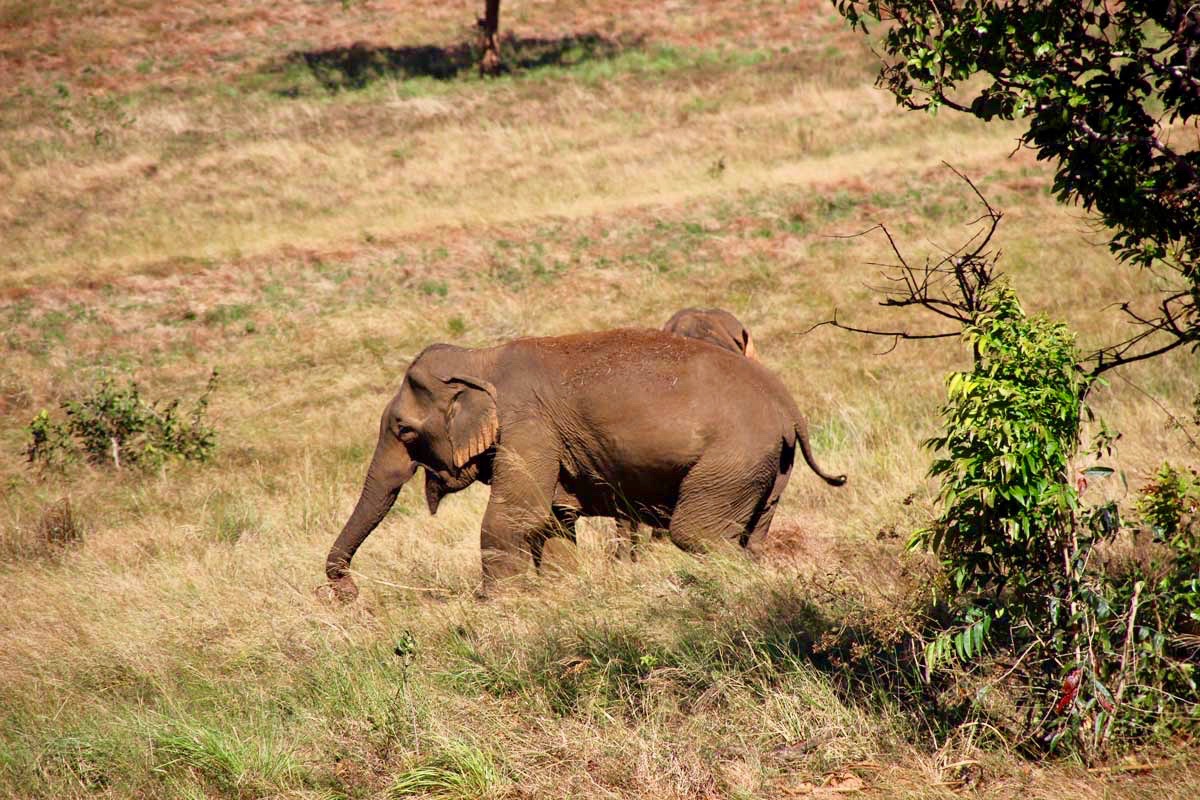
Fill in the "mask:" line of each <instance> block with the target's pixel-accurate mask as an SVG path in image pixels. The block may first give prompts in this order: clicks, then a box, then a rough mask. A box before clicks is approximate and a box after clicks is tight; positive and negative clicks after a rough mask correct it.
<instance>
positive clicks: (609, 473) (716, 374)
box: [325, 329, 846, 598]
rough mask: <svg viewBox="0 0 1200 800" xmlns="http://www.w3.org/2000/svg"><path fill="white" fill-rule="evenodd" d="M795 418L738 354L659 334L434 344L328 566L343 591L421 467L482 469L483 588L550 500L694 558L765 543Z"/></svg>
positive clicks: (772, 381) (536, 533)
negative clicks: (664, 535)
mask: <svg viewBox="0 0 1200 800" xmlns="http://www.w3.org/2000/svg"><path fill="white" fill-rule="evenodd" d="M797 446H799V448H800V451H801V454H802V455H803V456H804V459H805V461H806V462H807V463H808V465H809V466H810V467H811V468H812V469H813V471H814V472H816V473H817V474H818V475H820V476H821V477H822V478H824V479H825V480H826V481H827V482H828V483H830V484H831V485H835V486H839V485H841V484H843V483H845V480H846V478H845V476H833V475H829V474H827V473H825V472H823V471H822V470H821V469H820V468H819V467H818V466H817V464H816V462H815V461H814V460H813V456H812V451H811V448H810V446H809V441H808V432H807V423H806V421H805V419H804V417H803V416H802V415H801V414H800V411H799V409H797V407H796V404H795V402H794V401H793V400H792V398H791V395H790V394H788V392H787V389H786V388H785V387H784V386H783V384H782V383H781V382H780V381H779V379H778V378H776V377H775V376H774V375H773V374H772V373H771V372H770V371H769V370H767V369H766V368H765V367H763V366H762V365H761V364H759V363H757V362H755V361H752V360H750V359H747V358H744V357H741V356H737V355H734V354H733V353H729V352H727V351H725V350H722V349H720V348H716V347H712V346H709V345H707V344H705V343H703V342H699V341H696V340H693V339H689V338H685V337H681V336H674V335H672V334H669V333H666V332H664V331H654V330H636V329H622V330H614V331H603V332H599V333H583V334H575V335H571V336H559V337H548V338H531V339H517V340H515V341H512V342H509V343H507V344H503V345H499V346H497V347H492V348H487V349H481V350H468V349H463V348H459V347H453V346H451V345H445V344H436V345H432V346H430V347H428V348H426V349H425V350H424V351H423V352H422V353H421V354H420V355H419V356H417V358H416V359H415V360H414V361H413V362H412V364H411V365H410V366H409V368H408V371H407V373H406V374H405V376H404V381H403V383H402V384H401V386H400V391H399V392H397V393H396V396H395V397H394V398H392V400H391V402H389V403H388V405H387V407H386V408H385V409H384V412H383V416H382V418H381V420H380V424H379V438H378V441H377V443H376V446H375V454H374V456H373V457H372V459H371V464H370V467H369V468H368V470H367V477H366V480H365V481H364V483H363V489H362V493H361V495H360V497H359V499H358V503H357V504H356V505H355V508H354V511H353V513H352V514H351V515H350V519H349V520H348V521H347V522H346V524H345V526H344V527H343V528H342V531H341V534H340V535H339V536H338V538H337V541H335V542H334V544H333V547H332V548H331V549H330V551H329V555H328V557H327V559H326V562H325V572H326V575H327V576H328V577H329V580H330V582H331V584H332V586H333V588H334V590H335V593H336V594H337V595H338V596H340V597H343V598H353V597H354V596H355V595H356V594H357V588H356V587H355V585H354V581H353V579H352V578H351V577H350V575H349V572H348V570H349V566H350V561H351V559H352V558H353V556H354V553H355V551H356V550H357V549H358V547H359V546H360V545H361V544H362V542H363V540H364V539H366V538H367V536H368V535H369V534H370V533H371V531H373V530H374V529H375V527H376V526H377V525H378V524H379V522H380V521H381V520H382V519H383V517H384V516H385V515H386V514H387V512H388V510H389V509H391V507H392V505H393V503H394V502H395V500H396V496H397V494H398V493H399V491H400V489H401V487H402V486H403V485H404V484H405V483H406V482H407V481H408V480H409V479H410V478H412V476H413V475H414V473H415V472H416V469H417V467H423V468H424V469H425V470H426V472H427V473H430V472H431V473H433V475H434V476H436V477H437V479H438V480H439V481H440V482H441V483H443V484H445V485H454V486H461V485H463V482H464V481H469V480H475V479H481V477H482V471H483V470H484V469H485V467H486V470H487V471H488V472H490V474H489V475H487V476H486V477H487V479H488V480H489V482H490V483H491V486H492V490H491V498H490V500H489V502H488V505H487V510H486V511H485V512H484V515H483V525H482V528H481V531H480V549H481V556H482V566H483V589H484V591H485V592H486V591H487V590H488V589H489V588H491V587H492V586H493V585H494V584H495V583H496V582H497V581H498V580H500V579H503V578H505V577H508V576H511V575H514V574H516V573H518V572H520V571H522V570H523V569H525V568H526V567H527V565H528V563H529V561H530V556H531V555H534V554H536V552H537V551H538V550H540V543H541V542H542V541H544V539H545V537H546V536H548V535H550V534H551V533H552V532H553V530H554V529H555V528H556V526H558V525H559V524H560V519H559V518H558V517H556V511H555V505H556V498H557V499H558V501H559V504H560V506H561V505H562V504H563V502H564V501H565V503H566V505H567V506H569V507H570V508H571V509H573V510H575V511H577V512H578V513H579V514H581V515H585V516H611V517H616V518H618V519H627V520H634V521H637V522H643V523H646V524H649V525H653V526H657V527H665V528H667V530H668V535H669V536H670V538H671V541H673V542H674V543H675V544H676V545H678V546H679V547H681V548H683V549H685V550H689V551H702V550H705V549H707V548H708V547H710V546H712V545H713V544H715V543H717V542H721V541H732V542H738V543H739V544H741V545H742V546H746V545H747V544H748V543H749V542H750V541H751V540H752V539H753V538H755V537H761V536H764V535H765V534H766V532H767V530H768V529H769V527H770V524H771V518H772V517H773V516H774V513H775V508H776V505H777V504H778V502H779V497H780V495H781V494H782V493H783V490H784V487H785V486H786V485H787V482H788V478H789V477H790V476H791V469H792V463H793V458H794V455H795V449H796V447H797Z"/></svg>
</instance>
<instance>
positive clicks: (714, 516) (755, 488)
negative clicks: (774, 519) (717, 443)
mask: <svg viewBox="0 0 1200 800" xmlns="http://www.w3.org/2000/svg"><path fill="white" fill-rule="evenodd" d="M775 473H776V470H775V464H774V463H773V462H771V461H768V462H765V463H764V462H762V461H758V462H752V463H749V464H747V463H745V462H742V463H737V462H734V461H731V460H730V459H728V458H715V457H714V458H702V459H700V461H698V462H697V463H696V465H695V466H693V467H692V469H691V470H690V471H689V472H688V474H687V476H686V477H685V478H684V479H683V483H682V484H681V486H680V490H679V500H678V502H677V503H676V504H675V511H674V513H673V514H672V515H671V525H670V527H669V528H668V530H667V535H668V536H669V537H670V539H671V541H672V542H674V543H675V545H676V546H677V547H679V548H680V549H681V550H685V551H687V552H689V553H696V552H706V551H708V550H710V549H711V548H712V547H713V546H714V545H717V544H718V543H721V542H729V543H735V542H736V543H738V544H742V545H743V546H744V545H745V544H746V541H747V540H748V539H749V537H750V535H751V534H752V533H753V531H754V529H755V527H756V526H757V525H758V524H759V522H760V520H761V519H762V515H763V513H762V512H763V510H764V507H765V505H766V503H767V501H768V498H769V497H770V494H771V490H772V488H773V486H774V484H775ZM767 524H768V525H769V524H770V522H769V520H768V522H767Z"/></svg>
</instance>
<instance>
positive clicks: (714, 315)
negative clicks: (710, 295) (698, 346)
mask: <svg viewBox="0 0 1200 800" xmlns="http://www.w3.org/2000/svg"><path fill="white" fill-rule="evenodd" d="M663 330H664V331H667V332H668V333H674V334H676V335H678V336H687V337H689V338H691V339H699V340H700V341H702V342H708V343H709V344H715V345H716V346H717V347H724V348H725V349H726V350H729V351H731V352H734V353H740V354H742V355H744V356H746V357H747V358H750V359H754V360H755V361H757V360H758V351H757V350H755V349H754V339H753V338H751V336H750V331H748V330H747V329H746V326H745V325H743V324H742V323H741V321H740V320H738V318H737V317H735V316H734V315H733V314H730V313H729V312H728V311H726V310H724V309H722V308H683V309H680V310H679V311H676V312H675V313H674V314H673V315H672V316H671V318H670V319H669V320H667V324H665V325H663Z"/></svg>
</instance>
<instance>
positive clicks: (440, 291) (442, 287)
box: [417, 280, 450, 297]
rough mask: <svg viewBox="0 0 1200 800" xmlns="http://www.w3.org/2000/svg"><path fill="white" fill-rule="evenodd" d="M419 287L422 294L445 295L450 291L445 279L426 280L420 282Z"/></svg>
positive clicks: (430, 295)
mask: <svg viewBox="0 0 1200 800" xmlns="http://www.w3.org/2000/svg"><path fill="white" fill-rule="evenodd" d="M417 288H418V289H419V290H420V291H421V294H423V295H426V296H428V297H445V296H446V295H447V294H449V292H450V287H448V286H447V285H446V282H445V281H437V280H425V281H421V283H420V284H418V286H417Z"/></svg>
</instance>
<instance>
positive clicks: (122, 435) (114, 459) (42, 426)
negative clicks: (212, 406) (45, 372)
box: [25, 370, 217, 469]
mask: <svg viewBox="0 0 1200 800" xmlns="http://www.w3.org/2000/svg"><path fill="white" fill-rule="evenodd" d="M216 386H217V371H216V370H213V372H212V375H211V376H210V377H209V379H208V385H207V386H206V387H205V389H204V391H203V392H202V393H201V394H200V397H199V398H197V400H196V402H195V403H194V404H193V405H192V408H191V410H190V411H189V412H188V413H186V414H184V413H183V412H182V411H181V410H180V400H179V399H175V400H171V401H170V402H167V403H165V404H160V403H152V402H149V401H147V400H145V399H144V398H143V397H142V395H141V391H140V390H139V388H138V386H137V384H136V383H134V382H133V381H129V382H127V383H126V384H125V385H124V386H118V385H116V384H115V383H114V382H113V381H112V379H111V378H104V379H103V380H102V381H101V382H100V385H99V386H97V387H96V388H95V389H94V390H93V391H92V392H90V393H89V394H88V395H86V396H85V397H83V398H82V399H78V400H67V401H65V402H64V403H62V406H61V408H62V410H63V412H64V413H65V415H66V419H65V420H61V421H57V420H54V419H52V418H51V416H50V414H49V412H47V411H45V410H44V409H43V410H42V411H40V412H39V413H38V414H37V416H35V417H34V418H33V420H32V421H31V422H30V423H29V426H28V427H27V428H26V433H27V434H28V436H29V441H28V444H27V445H26V446H25V457H26V459H27V460H28V461H29V463H30V464H33V465H36V466H41V467H48V468H53V469H61V468H63V467H65V466H66V465H67V464H70V463H72V462H75V461H77V460H79V459H80V458H82V459H84V460H86V461H88V462H89V463H91V464H96V465H102V464H111V465H112V466H114V467H116V468H118V469H119V468H120V467H121V466H122V465H123V464H124V465H134V466H138V467H143V468H155V467H158V466H161V465H162V464H163V463H164V462H165V461H167V460H169V459H171V458H181V459H184V460H188V461H206V460H208V458H209V457H211V455H212V453H213V450H214V449H215V448H216V444H217V436H216V431H215V430H214V429H213V428H212V426H211V425H209V424H208V422H207V421H206V419H205V415H206V413H207V411H208V402H209V397H210V396H211V395H212V392H213V391H214V390H215V389H216Z"/></svg>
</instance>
